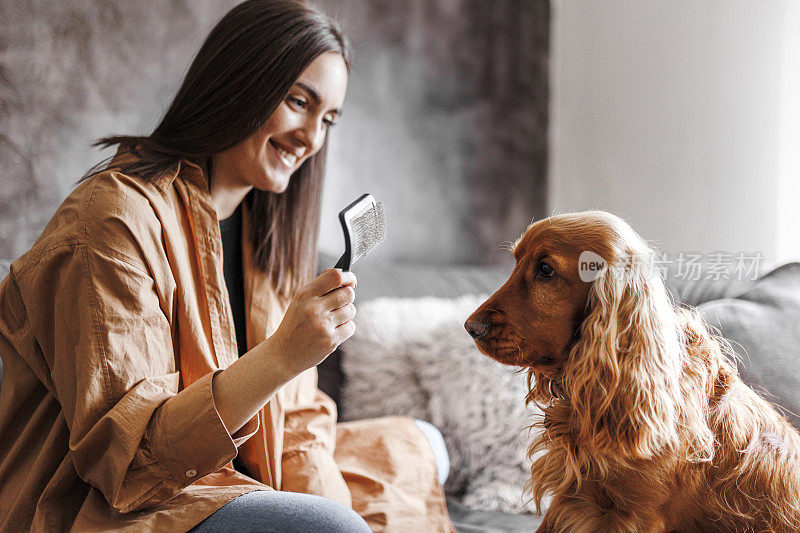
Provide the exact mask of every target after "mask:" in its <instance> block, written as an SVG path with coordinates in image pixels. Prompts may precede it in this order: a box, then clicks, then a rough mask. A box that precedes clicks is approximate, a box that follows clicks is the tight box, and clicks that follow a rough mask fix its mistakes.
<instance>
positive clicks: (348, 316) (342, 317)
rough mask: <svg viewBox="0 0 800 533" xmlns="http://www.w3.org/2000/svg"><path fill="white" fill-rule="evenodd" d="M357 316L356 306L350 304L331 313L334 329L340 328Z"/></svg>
mask: <svg viewBox="0 0 800 533" xmlns="http://www.w3.org/2000/svg"><path fill="white" fill-rule="evenodd" d="M355 316H356V306H355V305H353V304H351V303H349V304H346V305H343V306H342V307H340V308H339V309H334V310H333V311H331V321H332V322H333V326H334V327H339V326H341V325H342V324H344V323H345V322H347V321H349V320H353V318H354V317H355Z"/></svg>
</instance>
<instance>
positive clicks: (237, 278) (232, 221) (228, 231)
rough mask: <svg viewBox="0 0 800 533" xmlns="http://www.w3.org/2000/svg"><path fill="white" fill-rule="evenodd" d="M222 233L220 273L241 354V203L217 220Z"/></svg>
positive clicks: (244, 340)
mask: <svg viewBox="0 0 800 533" xmlns="http://www.w3.org/2000/svg"><path fill="white" fill-rule="evenodd" d="M219 230H220V233H222V259H223V261H222V273H223V275H224V276H225V285H226V286H227V287H228V297H229V298H230V301H231V310H232V311H233V325H234V328H235V330H236V344H237V345H238V347H239V355H240V356H241V355H242V354H244V353H245V352H246V351H247V334H246V331H247V330H246V329H245V312H244V275H243V273H242V205H241V204H239V206H238V207H237V208H236V211H234V212H233V214H232V215H231V216H229V217H228V218H226V219H225V220H220V221H219Z"/></svg>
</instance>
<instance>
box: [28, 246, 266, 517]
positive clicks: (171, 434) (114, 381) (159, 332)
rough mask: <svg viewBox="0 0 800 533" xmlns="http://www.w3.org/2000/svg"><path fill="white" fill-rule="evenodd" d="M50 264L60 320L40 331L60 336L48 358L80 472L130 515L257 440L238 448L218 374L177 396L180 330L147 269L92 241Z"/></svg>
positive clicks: (249, 428) (54, 313)
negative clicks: (219, 394)
mask: <svg viewBox="0 0 800 533" xmlns="http://www.w3.org/2000/svg"><path fill="white" fill-rule="evenodd" d="M48 262H49V263H51V264H52V263H54V262H55V263H57V264H56V265H55V266H54V267H53V268H51V269H50V276H51V277H55V278H57V280H56V281H52V282H50V283H48V284H47V285H46V286H48V287H50V288H51V289H52V294H50V295H41V297H42V298H49V299H50V300H51V303H49V304H48V305H47V306H46V307H47V308H48V309H52V311H51V313H52V315H51V316H50V317H49V318H50V320H51V321H52V323H51V324H50V326H49V327H47V325H45V324H43V325H40V328H39V329H40V330H42V331H44V330H46V331H47V332H48V333H47V335H52V336H53V337H52V340H51V342H50V343H49V345H50V346H51V350H52V353H51V354H48V355H47V357H49V359H50V361H49V364H50V369H51V377H52V384H53V388H54V389H55V390H54V394H55V395H56V397H57V398H58V401H59V402H60V404H61V406H62V409H63V412H64V417H65V421H66V423H67V425H68V427H69V432H70V438H69V450H70V456H71V460H72V462H73V464H74V466H75V469H76V471H77V473H78V475H79V476H80V477H81V478H82V479H84V480H85V481H86V482H87V483H89V484H90V485H92V486H94V487H95V488H97V489H98V490H100V491H101V492H102V493H103V495H104V496H105V498H106V500H107V501H108V503H109V504H110V505H111V507H112V508H113V509H115V510H116V511H118V512H121V513H125V512H130V511H134V510H138V509H143V508H146V507H150V506H153V505H156V504H158V503H160V502H162V501H165V500H168V499H170V498H172V497H173V496H175V495H176V494H177V493H179V492H180V491H181V490H182V489H183V488H184V487H186V486H187V485H189V484H191V483H193V482H194V481H197V480H198V479H200V478H202V477H203V476H205V475H206V474H209V473H211V472H214V471H216V470H218V469H219V468H221V467H222V466H224V465H225V464H226V463H228V462H229V461H230V460H232V459H233V458H234V457H235V456H236V454H237V448H236V446H237V444H240V443H241V442H242V441H243V440H244V439H245V438H246V437H248V436H249V435H245V434H244V433H243V432H242V431H241V430H240V432H239V433H237V434H236V435H235V437H236V442H235V441H234V438H232V436H231V435H230V434H229V433H228V431H227V429H226V428H225V425H224V424H223V422H222V420H221V419H220V417H219V413H218V412H217V409H216V407H215V405H214V396H213V391H212V383H213V374H208V375H206V376H205V377H203V378H201V379H200V380H198V381H196V382H195V383H193V384H191V385H189V386H188V387H186V388H185V389H184V390H182V391H180V392H178V389H179V373H178V372H176V371H175V354H174V351H173V342H172V339H173V337H172V328H171V325H170V321H169V320H168V318H167V316H168V315H167V313H166V312H165V309H164V308H162V302H161V301H160V300H159V297H158V295H157V291H156V287H155V283H154V281H153V279H152V277H151V276H150V275H149V273H148V272H147V270H146V269H145V268H142V265H135V264H133V263H132V262H131V261H130V260H128V259H125V258H122V257H119V256H117V255H115V254H113V253H111V252H103V251H100V250H98V249H96V248H94V247H92V246H89V245H85V244H80V245H75V246H74V247H73V248H72V249H71V253H69V254H66V253H60V254H55V257H54V258H53V259H51V260H50V261H48ZM45 275H47V271H45ZM243 429H246V432H247V433H249V434H250V435H251V434H252V433H253V432H254V431H255V429H254V426H253V424H248V425H247V426H246V428H243Z"/></svg>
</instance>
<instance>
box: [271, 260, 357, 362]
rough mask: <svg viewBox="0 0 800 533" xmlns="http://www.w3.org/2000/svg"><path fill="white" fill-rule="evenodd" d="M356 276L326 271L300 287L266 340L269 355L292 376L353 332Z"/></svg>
mask: <svg viewBox="0 0 800 533" xmlns="http://www.w3.org/2000/svg"><path fill="white" fill-rule="evenodd" d="M355 286H356V276H355V274H353V273H352V272H343V271H341V270H336V269H328V270H326V271H324V272H323V273H322V274H320V275H319V276H318V277H317V278H315V279H314V280H312V281H311V282H310V283H309V284H308V285H306V286H305V287H303V288H302V289H301V290H300V291H299V292H298V293H297V294H296V295H295V297H294V299H293V300H292V302H291V303H290V304H289V308H288V309H287V310H286V314H285V315H284V317H283V321H282V322H281V324H280V326H278V329H277V330H276V331H275V333H274V334H273V335H272V336H271V337H270V338H269V339H267V341H265V342H268V343H269V345H270V352H272V354H273V356H274V357H275V360H276V362H279V363H280V364H281V366H282V367H283V369H284V370H285V371H286V372H287V373H289V374H290V375H291V377H294V376H295V375H297V374H300V373H301V372H303V371H304V370H307V369H309V368H311V367H312V366H316V365H318V364H319V363H321V362H322V361H323V360H324V359H325V358H326V357H327V356H328V355H330V354H331V352H333V351H334V350H335V349H336V348H337V347H338V346H339V345H340V344H342V343H343V342H344V341H346V340H347V339H349V338H350V337H351V336H352V335H353V333H354V332H355V329H356V326H355V323H354V322H353V317H355V315H356V308H355V306H354V305H353V300H354V299H355V289H354V288H355Z"/></svg>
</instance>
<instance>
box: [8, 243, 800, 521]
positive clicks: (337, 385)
mask: <svg viewBox="0 0 800 533" xmlns="http://www.w3.org/2000/svg"><path fill="white" fill-rule="evenodd" d="M334 262H335V258H329V257H323V258H321V264H322V265H331V264H333V263H334ZM7 269H8V262H7V261H1V260H0V279H3V278H5V276H6V274H7ZM354 271H355V272H356V274H357V275H358V280H359V283H358V291H357V302H356V303H357V304H358V303H359V302H361V303H363V302H366V301H369V300H371V299H375V298H378V297H397V298H417V297H423V296H435V297H442V298H454V297H457V296H461V295H465V294H481V293H491V292H493V291H494V290H496V289H497V288H498V287H499V286H500V285H501V284H502V283H503V282H504V281H505V279H506V278H507V277H508V274H509V270H508V269H488V268H478V267H457V266H440V265H437V266H422V265H410V264H398V263H391V264H390V263H382V262H379V261H371V260H369V259H367V260H364V261H362V262H360V263H359V264H357V265H356V267H355V269H354ZM665 279H666V281H667V285H668V287H669V289H670V291H671V292H672V294H673V297H674V299H675V300H676V302H679V303H682V304H687V305H693V306H697V307H698V309H700V310H701V311H702V312H703V314H704V315H705V318H706V320H707V322H708V323H709V324H710V325H712V326H714V327H716V328H718V329H719V331H720V332H721V333H722V335H723V336H725V337H726V338H727V339H729V340H730V341H732V342H733V343H734V346H735V347H736V350H737V352H738V353H739V355H740V356H741V358H740V360H739V362H738V363H739V368H740V372H741V374H742V377H743V378H744V380H745V381H746V382H747V383H748V384H750V385H751V386H753V387H754V388H756V389H757V390H759V391H760V392H761V393H762V394H763V395H764V396H765V397H766V398H767V399H769V400H771V401H773V402H774V403H776V404H778V405H779V406H781V407H782V408H784V409H785V412H786V415H787V417H788V418H789V419H790V420H791V422H792V423H793V424H794V425H795V427H798V428H800V417H798V415H797V414H796V413H800V263H789V264H786V265H783V266H780V267H778V268H776V269H773V270H771V271H770V272H767V273H765V274H764V275H762V276H761V277H759V278H758V279H757V280H745V281H729V280H718V281H717V280H710V279H702V280H694V281H692V280H685V279H680V278H679V277H677V276H676V272H675V271H674V270H668V271H667V273H666V278H665ZM346 350H347V345H346V344H345V345H343V346H342V349H341V350H340V351H337V352H336V353H334V354H333V355H332V356H331V357H329V358H328V359H327V360H326V361H325V362H324V363H323V364H322V365H320V368H319V373H320V388H322V389H323V390H324V391H326V392H327V393H328V394H329V395H331V396H332V397H333V398H334V399H335V400H338V399H339V398H340V393H341V390H342V385H343V383H344V381H345V380H346V376H345V375H344V374H343V372H342V369H341V368H342V367H341V358H342V357H343V356H346ZM1 382H2V361H0V383H1ZM520 401H522V398H520ZM448 508H449V509H450V513H451V517H452V519H453V522H454V523H455V525H456V528H457V530H458V531H459V532H461V533H466V532H517V531H519V532H522V531H525V532H530V531H533V530H534V529H535V528H536V527H537V525H538V523H539V518H538V517H535V516H531V515H511V514H506V513H500V512H490V511H476V510H471V509H468V508H466V507H464V506H463V505H461V504H460V503H459V501H458V495H451V497H449V498H448Z"/></svg>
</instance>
